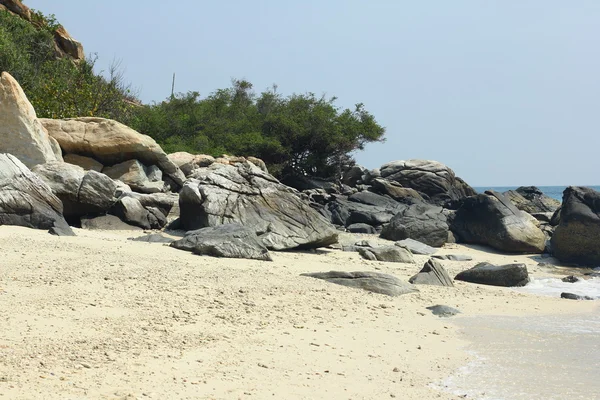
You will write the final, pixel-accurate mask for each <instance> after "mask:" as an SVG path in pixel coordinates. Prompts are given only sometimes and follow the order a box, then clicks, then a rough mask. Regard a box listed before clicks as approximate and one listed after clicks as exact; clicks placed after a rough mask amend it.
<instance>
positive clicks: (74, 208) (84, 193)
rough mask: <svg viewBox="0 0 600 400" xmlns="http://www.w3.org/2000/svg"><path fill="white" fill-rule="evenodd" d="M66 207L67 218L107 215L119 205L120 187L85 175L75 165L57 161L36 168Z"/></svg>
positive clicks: (97, 175)
mask: <svg viewBox="0 0 600 400" xmlns="http://www.w3.org/2000/svg"><path fill="white" fill-rule="evenodd" d="M32 172H33V173H35V174H36V175H38V176H39V177H40V178H42V180H43V181H44V182H45V183H46V184H47V185H48V186H49V187H50V189H52V193H54V194H55V195H56V196H57V197H58V198H59V199H60V200H61V201H62V203H63V207H64V216H65V217H66V218H67V219H68V218H72V217H74V218H79V217H82V216H84V215H87V214H101V213H106V212H107V211H108V210H109V209H110V208H111V207H112V205H113V204H114V203H115V202H116V198H115V192H116V189H117V185H116V184H115V182H114V181H113V180H112V179H110V178H109V177H108V176H106V175H104V174H101V173H98V172H96V171H85V170H84V169H83V168H81V167H78V166H76V165H73V164H68V163H64V162H59V161H54V162H49V163H46V164H40V165H37V166H35V167H33V169H32Z"/></svg>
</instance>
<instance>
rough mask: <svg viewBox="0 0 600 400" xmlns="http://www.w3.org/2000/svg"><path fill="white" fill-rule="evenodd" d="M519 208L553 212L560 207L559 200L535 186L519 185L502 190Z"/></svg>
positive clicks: (526, 210)
mask: <svg viewBox="0 0 600 400" xmlns="http://www.w3.org/2000/svg"><path fill="white" fill-rule="evenodd" d="M504 196H505V197H506V198H508V199H509V200H510V201H511V202H512V203H513V204H514V205H515V206H516V207H517V208H518V209H519V210H522V211H525V212H528V213H530V214H533V213H553V212H555V211H556V210H557V209H558V208H559V207H560V201H558V200H556V199H553V198H552V197H549V196H546V195H545V194H544V192H542V191H541V190H540V189H538V188H537V187H535V186H521V187H520V188H518V189H517V190H509V191H507V192H504Z"/></svg>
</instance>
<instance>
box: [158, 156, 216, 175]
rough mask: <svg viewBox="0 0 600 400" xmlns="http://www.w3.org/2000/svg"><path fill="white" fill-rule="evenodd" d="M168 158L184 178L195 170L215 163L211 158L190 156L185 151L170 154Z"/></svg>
mask: <svg viewBox="0 0 600 400" xmlns="http://www.w3.org/2000/svg"><path fill="white" fill-rule="evenodd" d="M168 157H169V160H171V161H172V162H173V163H174V164H175V165H177V166H178V167H179V168H180V169H181V171H182V172H183V173H184V174H185V176H189V175H191V173H192V172H193V171H194V170H195V169H198V168H205V167H208V166H210V165H211V164H213V163H214V162H215V158H214V157H213V156H209V155H206V154H191V153H188V152H185V151H179V152H177V153H171V154H169V156H168Z"/></svg>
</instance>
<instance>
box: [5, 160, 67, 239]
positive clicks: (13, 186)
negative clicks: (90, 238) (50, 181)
mask: <svg viewBox="0 0 600 400" xmlns="http://www.w3.org/2000/svg"><path fill="white" fill-rule="evenodd" d="M62 212H63V205H62V202H61V201H60V199H59V198H58V197H56V196H55V195H54V194H53V193H52V190H51V189H50V188H49V187H48V185H46V184H45V183H44V181H43V180H42V179H40V178H39V177H38V176H37V175H35V174H34V173H32V172H31V171H30V170H29V169H28V168H27V167H26V166H25V165H24V164H23V163H22V162H21V161H19V159H17V158H16V157H15V156H13V155H11V154H0V225H19V226H25V227H28V228H35V229H45V230H46V229H53V231H54V233H58V234H61V233H62V234H68V235H71V234H73V231H72V230H71V228H70V227H69V225H68V224H67V221H65V218H64V217H63V214H62Z"/></svg>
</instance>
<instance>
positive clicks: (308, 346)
mask: <svg viewBox="0 0 600 400" xmlns="http://www.w3.org/2000/svg"><path fill="white" fill-rule="evenodd" d="M76 233H77V236H76V237H55V236H52V235H49V234H47V233H46V232H43V231H39V230H32V229H27V228H22V227H15V226H0V243H2V245H1V247H0V248H1V249H2V259H1V261H0V301H1V302H2V305H3V307H2V330H1V335H0V396H1V397H3V398H11V399H13V398H14V399H31V398H46V399H65V398H69V399H78V398H102V399H123V398H158V399H164V398H177V399H196V398H206V399H232V398H254V399H263V398H286V399H320V398H323V399H325V398H331V399H375V398H388V397H389V398H403V399H430V398H431V399H437V398H443V399H452V398H463V397H459V396H461V393H453V392H452V390H444V387H443V386H444V383H443V382H444V381H445V380H446V379H447V378H448V377H449V376H451V375H452V374H454V373H455V372H456V371H458V370H459V369H460V368H461V367H464V366H465V365H468V363H469V362H470V361H472V360H473V354H472V353H469V352H468V351H467V349H468V348H469V342H468V341H467V340H466V336H464V335H463V334H462V333H461V330H462V329H463V328H462V327H461V326H459V325H460V324H458V325H457V323H456V322H454V321H459V320H460V319H461V318H473V317H476V316H504V317H506V316H516V317H527V316H541V315H569V316H573V315H578V314H582V313H590V312H592V311H593V310H594V308H595V304H594V303H595V302H582V301H568V300H561V299H558V298H551V297H543V296H538V295H534V294H528V293H521V292H518V291H515V290H513V289H509V288H501V287H491V286H482V285H475V284H469V283H464V282H459V281H455V286H456V287H455V288H446V287H436V286H419V290H420V292H419V293H416V294H409V295H404V296H400V297H395V298H394V297H388V296H384V295H379V294H372V293H368V292H365V291H361V290H357V289H351V288H346V287H343V286H339V285H334V284H331V283H327V282H324V281H320V280H316V279H313V278H308V277H301V276H300V274H301V273H304V272H317V271H329V270H344V271H357V270H368V271H378V272H384V273H390V274H393V275H395V276H398V277H399V278H401V279H408V278H409V277H410V276H412V275H413V274H415V273H416V272H418V271H419V270H420V268H421V266H422V264H423V263H424V262H425V261H426V260H427V257H426V256H415V258H416V259H417V264H400V263H383V262H376V261H367V260H363V259H361V258H360V256H359V255H358V254H357V253H353V252H342V251H340V250H335V249H320V250H317V251H306V252H276V253H273V258H274V261H273V262H264V261H251V260H237V259H222V258H213V257H202V256H197V255H193V254H191V253H187V252H183V251H180V250H176V249H173V248H170V247H168V246H164V245H161V244H152V243H142V242H134V241H129V240H127V238H128V237H133V236H141V234H142V232H127V231H112V232H108V231H85V230H81V229H76ZM364 237H366V235H349V236H345V237H344V239H345V240H354V239H357V240H360V239H361V238H364ZM370 238H375V237H374V236H371V237H370ZM439 254H467V255H472V256H473V257H474V260H473V261H469V262H451V261H444V266H445V267H446V268H447V270H448V271H449V273H450V275H451V276H454V274H456V273H457V272H459V271H461V270H463V269H466V268H468V267H470V266H473V265H474V264H476V263H477V262H480V261H489V262H494V263H509V262H514V261H518V262H525V263H526V264H527V266H528V269H529V272H530V274H532V275H533V276H536V275H539V276H544V275H545V274H547V272H545V271H544V270H543V267H540V266H538V265H537V264H538V260H537V258H539V256H527V255H519V256H507V255H501V254H496V253H493V252H488V251H484V250H483V248H477V247H466V246H462V245H456V244H449V245H446V246H445V247H444V248H443V249H441V250H440V251H439ZM436 304H444V305H448V306H451V307H455V308H458V309H459V310H461V312H462V314H460V316H459V317H453V318H439V317H437V316H434V315H432V314H431V312H430V311H429V310H427V309H426V308H425V307H428V306H431V305H436Z"/></svg>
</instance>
